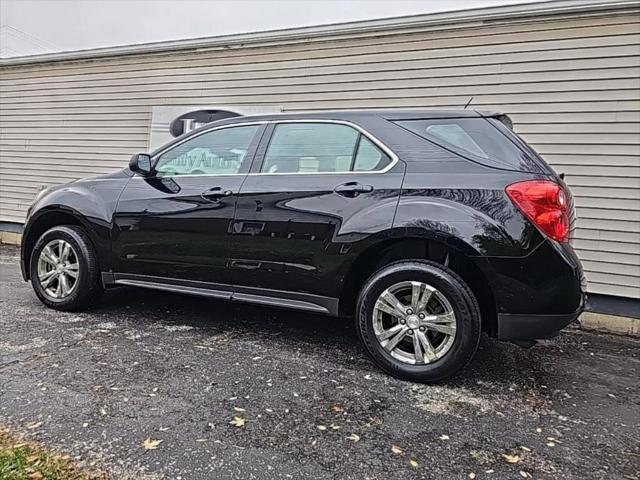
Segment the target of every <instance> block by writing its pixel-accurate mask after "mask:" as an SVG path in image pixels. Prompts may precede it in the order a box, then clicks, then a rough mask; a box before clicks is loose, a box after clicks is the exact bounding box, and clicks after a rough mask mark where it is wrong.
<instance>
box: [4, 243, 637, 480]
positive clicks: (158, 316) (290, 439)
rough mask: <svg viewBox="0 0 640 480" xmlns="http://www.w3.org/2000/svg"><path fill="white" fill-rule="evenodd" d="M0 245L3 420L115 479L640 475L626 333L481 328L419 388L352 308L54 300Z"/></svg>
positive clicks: (173, 298)
mask: <svg viewBox="0 0 640 480" xmlns="http://www.w3.org/2000/svg"><path fill="white" fill-rule="evenodd" d="M0 254H1V255H0V425H5V426H8V427H9V428H10V429H11V431H12V432H14V433H15V434H16V435H19V436H24V437H25V438H28V439H30V440H34V441H37V442H40V443H42V444H43V445H45V446H46V447H47V448H51V449H56V450H60V451H63V452H67V453H69V454H70V455H72V457H73V458H75V459H77V461H78V462H79V463H80V464H81V465H84V466H88V467H92V468H99V469H103V470H106V471H107V472H108V473H109V474H110V476H111V477H112V478H114V479H155V478H166V479H177V480H183V479H184V480H186V479H216V480H217V479H243V480H244V479H296V480H297V479H314V480H319V479H358V480H363V479H379V480H394V479H413V478H426V479H458V478H459V479H465V478H477V479H484V478H487V479H503V478H504V479H526V478H536V479H542V478H553V479H555V478H558V479H559V478H562V479H592V478H593V479H627V480H633V479H639V478H640V385H639V383H640V382H639V379H640V376H639V369H640V341H639V340H638V339H631V338H625V337H616V336H609V335H597V334H591V333H585V332H581V331H579V330H569V331H566V332H565V333H563V334H562V335H561V336H559V337H558V338H556V339H553V340H550V341H546V342H545V343H543V344H541V345H538V346H536V347H534V348H532V349H522V348H520V347H517V346H515V345H511V344H507V343H501V342H497V341H495V340H491V339H488V338H483V339H482V342H481V345H480V349H479V351H478V353H477V355H476V357H475V359H474V361H473V363H472V365H470V366H469V367H468V368H467V369H466V370H464V372H463V373H462V374H461V375H460V376H459V377H458V378H456V379H455V380H453V381H450V382H448V383H446V384H442V385H435V386H433V385H432V386H427V385H419V384H413V383H409V382H403V381H400V380H397V379H394V378H391V377H389V376H387V375H385V374H384V373H382V372H381V371H379V370H378V369H377V368H376V367H375V366H374V365H373V364H371V363H370V362H369V360H368V359H367V358H366V356H365V354H364V352H363V350H362V349H361V348H360V346H359V344H358V341H357V338H356V334H355V331H354V327H353V325H352V322H351V321H350V320H348V319H334V318H329V317H324V316H318V315H311V314H308V313H301V312H289V311H283V310H276V309H267V308H264V307H255V306H247V305H241V304H237V303H233V304H231V303H224V302H217V301H211V300H205V299H198V298H191V297H183V296H179V295H172V294H168V293H162V292H152V291H144V290H135V289H119V290H113V291H110V292H108V293H107V294H106V295H105V297H104V299H103V300H102V302H101V303H100V305H98V306H97V307H96V308H94V309H92V310H91V311H88V312H83V313H60V312H56V311H53V310H49V309H47V308H45V307H44V306H43V305H42V304H40V302H39V301H38V300H37V298H36V297H35V295H34V294H33V292H32V290H31V287H30V285H29V284H27V283H24V282H22V279H21V278H20V273H19V267H18V257H17V255H18V251H17V249H15V248H12V247H6V246H3V247H1V248H0ZM145 441H146V447H145Z"/></svg>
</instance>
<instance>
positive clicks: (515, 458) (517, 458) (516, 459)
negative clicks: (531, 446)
mask: <svg viewBox="0 0 640 480" xmlns="http://www.w3.org/2000/svg"><path fill="white" fill-rule="evenodd" d="M502 456H503V457H504V459H505V460H506V461H507V463H518V462H519V461H520V455H509V454H507V453H503V454H502Z"/></svg>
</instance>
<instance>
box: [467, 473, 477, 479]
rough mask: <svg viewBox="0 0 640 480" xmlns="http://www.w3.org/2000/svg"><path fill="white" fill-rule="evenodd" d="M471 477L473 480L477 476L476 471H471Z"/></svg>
mask: <svg viewBox="0 0 640 480" xmlns="http://www.w3.org/2000/svg"><path fill="white" fill-rule="evenodd" d="M469 478H470V479H471V480H473V479H474V478H476V474H475V473H473V472H471V473H470V474H469Z"/></svg>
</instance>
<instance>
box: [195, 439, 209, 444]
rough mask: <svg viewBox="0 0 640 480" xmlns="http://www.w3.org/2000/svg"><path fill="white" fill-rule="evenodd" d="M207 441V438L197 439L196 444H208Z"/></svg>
mask: <svg viewBox="0 0 640 480" xmlns="http://www.w3.org/2000/svg"><path fill="white" fill-rule="evenodd" d="M206 441H207V439H206V438H196V442H198V443H202V442H206Z"/></svg>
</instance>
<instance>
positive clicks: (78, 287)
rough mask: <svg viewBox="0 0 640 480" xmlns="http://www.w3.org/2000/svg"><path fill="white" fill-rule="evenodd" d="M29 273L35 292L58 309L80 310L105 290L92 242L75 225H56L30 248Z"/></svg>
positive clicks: (42, 299) (47, 303)
mask: <svg viewBox="0 0 640 480" xmlns="http://www.w3.org/2000/svg"><path fill="white" fill-rule="evenodd" d="M29 276H30V278H31V284H32V285H33V290H34V291H35V292H36V295H37V296H38V298H39V299H40V301H42V303H44V304H45V305H46V306H48V307H50V308H55V309H56V310H81V309H84V308H86V307H88V306H90V305H92V304H94V303H95V302H96V301H97V300H98V298H99V297H100V294H101V293H102V283H101V281H100V270H99V267H98V261H97V258H96V253H95V249H94V247H93V243H92V242H91V240H90V239H89V237H88V236H87V234H86V233H85V232H84V231H83V230H82V229H81V228H80V227H77V226H75V225H68V226H60V227H53V228H51V229H50V230H47V231H46V232H45V233H43V234H42V236H41V237H40V238H39V239H38V241H37V242H36V244H35V245H34V247H33V250H32V252H31V261H30V263H29Z"/></svg>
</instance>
